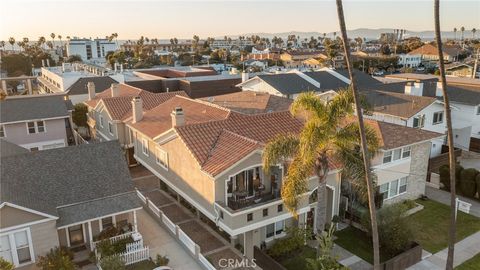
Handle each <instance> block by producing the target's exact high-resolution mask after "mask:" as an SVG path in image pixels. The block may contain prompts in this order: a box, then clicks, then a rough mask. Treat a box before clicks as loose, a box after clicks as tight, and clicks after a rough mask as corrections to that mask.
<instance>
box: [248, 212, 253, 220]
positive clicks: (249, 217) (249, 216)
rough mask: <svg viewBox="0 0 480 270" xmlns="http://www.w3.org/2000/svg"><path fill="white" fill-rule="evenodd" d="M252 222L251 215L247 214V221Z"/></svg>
mask: <svg viewBox="0 0 480 270" xmlns="http://www.w3.org/2000/svg"><path fill="white" fill-rule="evenodd" d="M252 220H253V213H250V214H247V221H252Z"/></svg>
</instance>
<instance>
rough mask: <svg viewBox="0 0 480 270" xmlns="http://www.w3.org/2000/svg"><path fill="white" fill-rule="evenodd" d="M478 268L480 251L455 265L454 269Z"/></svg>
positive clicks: (474, 269)
mask: <svg viewBox="0 0 480 270" xmlns="http://www.w3.org/2000/svg"><path fill="white" fill-rule="evenodd" d="M479 268H480V253H479V254H477V255H475V256H473V258H471V259H470V260H468V261H466V262H464V263H462V264H460V265H459V266H457V267H455V270H478V269H479Z"/></svg>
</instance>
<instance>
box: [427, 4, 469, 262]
mask: <svg viewBox="0 0 480 270" xmlns="http://www.w3.org/2000/svg"><path fill="white" fill-rule="evenodd" d="M434 1H435V2H434V3H435V4H434V17H435V40H436V42H437V47H438V60H439V61H438V62H439V70H440V77H441V81H442V93H443V104H444V107H445V120H446V121H447V140H448V159H449V163H450V228H449V231H448V255H447V264H446V266H445V268H446V269H447V270H452V269H453V256H454V250H455V231H456V229H457V228H456V227H457V224H456V220H455V212H456V211H455V210H456V201H455V199H456V193H455V163H456V160H455V152H454V148H453V147H454V144H453V129H452V116H451V111H450V101H449V99H448V93H447V80H446V78H445V63H444V59H443V48H442V47H443V45H442V37H441V32H440V0H434ZM462 28H463V27H462Z"/></svg>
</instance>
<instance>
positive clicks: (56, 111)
mask: <svg viewBox="0 0 480 270" xmlns="http://www.w3.org/2000/svg"><path fill="white" fill-rule="evenodd" d="M72 110H73V106H72V103H71V102H70V101H69V100H66V99H65V96H63V95H51V94H50V95H33V96H15V97H13V96H12V97H7V98H6V99H5V100H2V101H0V138H2V139H5V140H6V141H8V142H11V143H14V144H17V145H19V146H21V147H23V148H26V149H29V150H31V151H37V150H45V149H52V148H59V147H64V146H68V145H69V144H75V140H74V138H73V133H72V132H73V131H72V119H71V112H72Z"/></svg>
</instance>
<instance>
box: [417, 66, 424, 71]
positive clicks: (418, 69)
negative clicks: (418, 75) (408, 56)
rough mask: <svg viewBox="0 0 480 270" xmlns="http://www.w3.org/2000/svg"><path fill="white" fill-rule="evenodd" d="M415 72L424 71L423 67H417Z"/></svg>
mask: <svg viewBox="0 0 480 270" xmlns="http://www.w3.org/2000/svg"><path fill="white" fill-rule="evenodd" d="M417 71H422V72H423V71H425V67H417Z"/></svg>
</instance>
